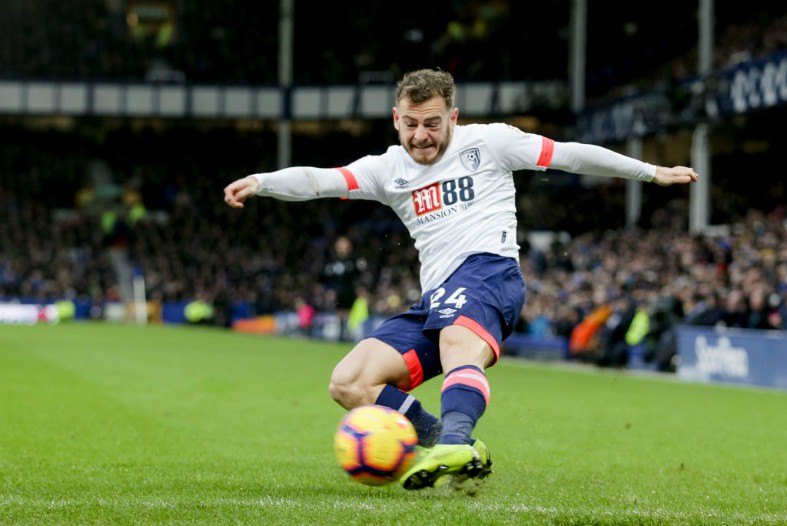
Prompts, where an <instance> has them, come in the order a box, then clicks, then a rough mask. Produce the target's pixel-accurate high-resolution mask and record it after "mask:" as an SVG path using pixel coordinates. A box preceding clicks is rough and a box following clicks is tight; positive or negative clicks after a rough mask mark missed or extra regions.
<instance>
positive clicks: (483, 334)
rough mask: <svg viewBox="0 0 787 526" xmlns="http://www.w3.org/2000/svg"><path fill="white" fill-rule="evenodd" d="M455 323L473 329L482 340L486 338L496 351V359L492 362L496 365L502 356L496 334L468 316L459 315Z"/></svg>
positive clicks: (493, 350)
mask: <svg viewBox="0 0 787 526" xmlns="http://www.w3.org/2000/svg"><path fill="white" fill-rule="evenodd" d="M454 325H459V326H461V327H467V328H468V329H470V330H471V331H473V332H474V333H475V334H476V335H478V336H479V337H480V338H481V339H482V340H484V341H485V342H486V343H487V344H489V346H490V347H491V348H492V352H494V353H495V360H494V361H493V362H492V364H493V365H494V364H495V362H497V360H498V359H499V358H500V345H498V343H497V340H496V339H495V337H494V336H492V335H491V334H489V331H487V330H486V329H484V328H483V327H482V326H481V324H480V323H478V322H477V321H475V320H471V319H470V318H468V317H467V316H459V317H458V318H457V319H456V321H455V322H454Z"/></svg>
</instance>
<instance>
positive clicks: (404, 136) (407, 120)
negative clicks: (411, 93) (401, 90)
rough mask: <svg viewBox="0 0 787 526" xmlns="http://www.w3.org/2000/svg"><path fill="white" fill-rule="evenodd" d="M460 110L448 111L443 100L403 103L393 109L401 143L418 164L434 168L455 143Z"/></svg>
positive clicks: (452, 109)
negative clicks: (455, 126)
mask: <svg viewBox="0 0 787 526" xmlns="http://www.w3.org/2000/svg"><path fill="white" fill-rule="evenodd" d="M458 115H459V110H458V109H456V108H451V109H449V108H447V107H446V105H445V101H444V100H443V98H442V97H432V98H431V99H429V100H427V101H424V102H419V103H414V102H411V101H409V100H407V99H403V100H401V101H399V103H398V104H397V106H396V107H395V108H394V109H393V117H394V128H396V130H397V131H398V132H399V142H401V143H402V146H403V147H404V149H405V150H407V153H409V154H410V157H412V158H413V160H414V161H415V162H417V163H418V164H424V165H428V164H434V163H436V162H437V161H439V160H440V158H441V157H442V156H443V154H444V153H445V150H446V149H447V148H448V145H449V144H450V143H451V133H452V131H453V128H454V125H455V124H456V118H457V116H458Z"/></svg>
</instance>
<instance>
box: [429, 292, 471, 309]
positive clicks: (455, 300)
mask: <svg viewBox="0 0 787 526" xmlns="http://www.w3.org/2000/svg"><path fill="white" fill-rule="evenodd" d="M466 289H467V287H459V288H458V289H456V290H455V291H454V292H453V293H452V294H451V295H450V296H448V297H447V298H446V299H445V300H443V301H442V303H441V302H440V300H441V299H442V298H443V296H445V293H446V290H445V289H444V288H443V287H440V288H439V289H437V290H435V291H434V292H433V293H432V295H431V296H430V297H429V310H432V309H436V308H437V307H439V306H440V305H442V304H443V303H445V304H446V305H451V306H453V307H454V308H456V309H461V308H462V305H464V304H465V303H467V296H465V295H464V294H463V292H464V291H465V290H466Z"/></svg>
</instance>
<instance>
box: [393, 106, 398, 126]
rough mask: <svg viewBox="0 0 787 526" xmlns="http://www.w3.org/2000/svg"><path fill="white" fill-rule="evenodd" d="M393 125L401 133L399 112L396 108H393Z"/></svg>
mask: <svg viewBox="0 0 787 526" xmlns="http://www.w3.org/2000/svg"><path fill="white" fill-rule="evenodd" d="M393 123H394V128H396V131H399V112H398V111H396V106H394V107H393Z"/></svg>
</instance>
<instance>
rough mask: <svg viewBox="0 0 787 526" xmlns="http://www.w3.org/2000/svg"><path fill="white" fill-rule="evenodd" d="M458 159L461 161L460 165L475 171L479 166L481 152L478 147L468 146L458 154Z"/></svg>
mask: <svg viewBox="0 0 787 526" xmlns="http://www.w3.org/2000/svg"><path fill="white" fill-rule="evenodd" d="M459 160H460V161H462V166H464V167H465V168H467V169H468V170H470V171H471V172H475V171H476V170H478V167H479V166H481V152H480V151H479V150H478V148H468V149H467V150H464V151H463V152H461V153H460V154H459Z"/></svg>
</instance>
